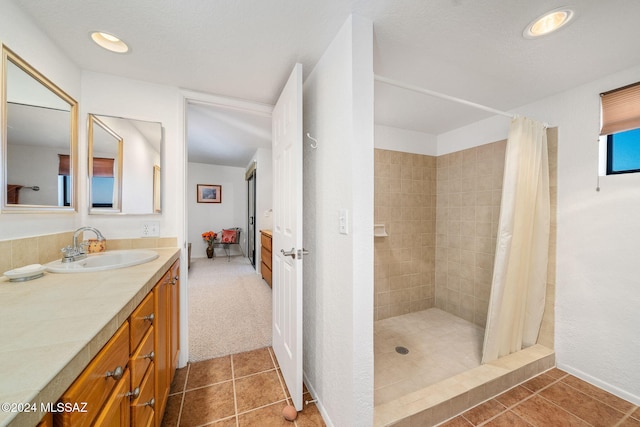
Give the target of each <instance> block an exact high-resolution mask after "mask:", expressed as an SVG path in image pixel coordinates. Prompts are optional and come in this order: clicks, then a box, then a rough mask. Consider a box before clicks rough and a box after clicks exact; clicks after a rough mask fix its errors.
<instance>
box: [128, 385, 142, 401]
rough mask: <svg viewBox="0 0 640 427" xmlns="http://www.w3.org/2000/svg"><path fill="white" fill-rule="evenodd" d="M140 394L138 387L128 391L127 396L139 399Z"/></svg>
mask: <svg viewBox="0 0 640 427" xmlns="http://www.w3.org/2000/svg"><path fill="white" fill-rule="evenodd" d="M138 396H140V387H136V388H135V390H133V391H130V392H128V393H127V397H130V398H131V400H133V399H137V398H138Z"/></svg>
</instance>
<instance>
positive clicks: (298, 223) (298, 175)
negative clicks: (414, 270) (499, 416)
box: [272, 64, 302, 411]
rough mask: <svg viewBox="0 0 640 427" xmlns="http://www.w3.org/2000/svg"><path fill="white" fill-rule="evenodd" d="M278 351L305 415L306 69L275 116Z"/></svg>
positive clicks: (298, 70)
mask: <svg viewBox="0 0 640 427" xmlns="http://www.w3.org/2000/svg"><path fill="white" fill-rule="evenodd" d="M272 132H273V142H272V144H273V153H272V155H273V242H272V253H273V261H272V266H273V269H272V272H273V282H272V285H273V291H272V292H273V294H272V299H273V351H274V353H275V355H276V358H277V359H278V363H279V364H280V369H281V371H282V376H283V377H284V381H285V383H286V384H287V388H288V389H289V393H290V394H291V398H292V400H293V404H294V406H295V407H296V409H297V410H298V411H301V410H302V259H301V258H302V65H301V64H296V66H295V67H294V68H293V71H292V72H291V76H290V77H289V80H288V81H287V84H286V85H285V87H284V89H283V90H282V93H281V94H280V98H279V99H278V102H277V103H276V106H275V108H274V110H273V130H272Z"/></svg>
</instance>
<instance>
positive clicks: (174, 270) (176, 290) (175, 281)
mask: <svg viewBox="0 0 640 427" xmlns="http://www.w3.org/2000/svg"><path fill="white" fill-rule="evenodd" d="M171 277H172V280H171V285H170V286H169V288H170V289H169V294H170V296H169V311H170V326H169V330H170V331H171V337H170V338H171V345H170V352H169V360H170V361H171V366H170V368H169V369H170V373H169V384H171V381H172V380H173V375H174V374H175V372H176V369H177V367H178V353H179V351H180V261H179V260H178V261H176V262H175V263H174V264H173V266H172V267H171Z"/></svg>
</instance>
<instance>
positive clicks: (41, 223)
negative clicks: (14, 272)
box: [0, 1, 80, 240]
mask: <svg viewBox="0 0 640 427" xmlns="http://www.w3.org/2000/svg"><path fill="white" fill-rule="evenodd" d="M0 43H2V44H4V45H6V46H7V47H8V48H10V49H11V50H13V51H14V52H15V53H16V54H17V55H19V56H20V57H22V58H23V59H24V60H26V61H27V62H28V63H29V64H31V66H32V67H34V68H35V69H36V70H38V71H39V72H40V73H42V74H43V75H44V76H46V77H47V78H49V79H50V80H51V81H52V82H54V83H55V84H56V85H57V86H59V87H60V88H61V89H62V90H63V91H65V92H66V93H67V94H69V95H70V96H71V97H73V98H75V99H76V100H78V101H79V98H80V69H79V68H78V67H77V66H76V65H75V64H74V63H72V62H71V61H70V60H69V59H68V58H67V57H66V55H65V54H64V53H62V51H61V50H60V49H59V48H58V47H57V46H56V45H55V44H54V43H52V42H51V40H49V38H47V36H46V35H45V34H44V33H43V32H42V31H41V30H40V29H39V28H38V27H37V26H36V25H35V23H34V22H33V21H32V20H31V18H29V17H28V16H26V15H25V14H24V13H23V12H22V11H21V10H20V9H19V8H18V7H16V6H14V5H13V3H12V2H8V1H2V2H0ZM29 185H39V184H29ZM26 191H30V190H23V193H26ZM41 191H44V189H42V190H41ZM78 223H79V217H78V215H77V214H75V213H65V214H47V215H42V214H26V213H20V214H16V213H3V214H0V236H1V237H0V238H1V239H3V240H5V239H14V238H20V237H29V236H38V235H42V234H51V233H58V232H62V231H69V230H73V229H75V228H76V226H77V224H78Z"/></svg>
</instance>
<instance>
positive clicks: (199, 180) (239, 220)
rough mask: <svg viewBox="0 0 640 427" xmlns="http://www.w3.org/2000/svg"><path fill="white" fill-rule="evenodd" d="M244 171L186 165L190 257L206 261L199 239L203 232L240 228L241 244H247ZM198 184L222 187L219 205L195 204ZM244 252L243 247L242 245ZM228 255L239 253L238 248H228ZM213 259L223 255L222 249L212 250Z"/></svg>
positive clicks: (229, 167) (235, 168)
mask: <svg viewBox="0 0 640 427" xmlns="http://www.w3.org/2000/svg"><path fill="white" fill-rule="evenodd" d="M244 175H245V169H244V168H238V167H231V166H218V165H207V164H203V163H192V162H189V163H188V165H187V208H188V224H189V228H188V235H187V237H188V241H189V242H190V243H191V257H192V258H205V257H206V256H207V254H206V252H205V249H206V247H207V245H206V243H205V242H204V240H202V233H204V232H205V231H214V232H216V233H218V232H220V231H222V229H223V228H233V227H240V228H241V229H242V232H241V233H240V237H241V241H242V242H246V235H243V234H244V233H246V231H247V227H246V223H247V181H245V176H244ZM198 184H213V185H221V186H222V203H198V202H197V197H196V195H197V192H196V188H197V185H198ZM243 248H244V249H243V250H244V251H245V252H246V245H245V246H243ZM230 250H231V254H242V252H240V247H239V246H238V245H230ZM215 251H216V256H222V255H224V250H223V248H221V247H219V248H216V249H215Z"/></svg>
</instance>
